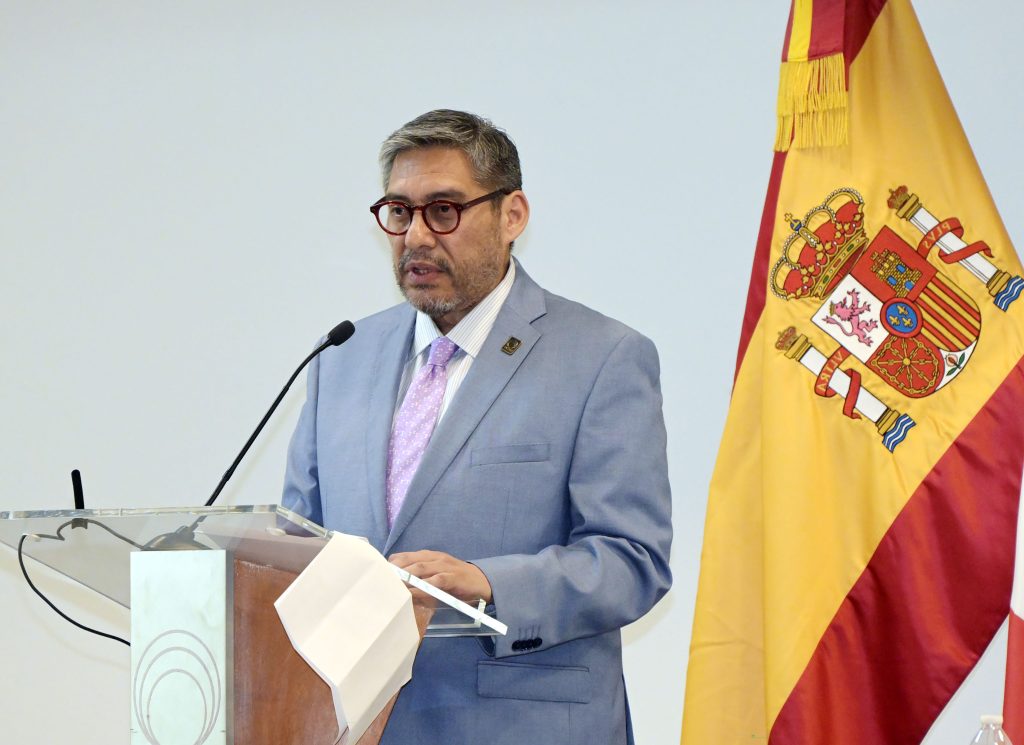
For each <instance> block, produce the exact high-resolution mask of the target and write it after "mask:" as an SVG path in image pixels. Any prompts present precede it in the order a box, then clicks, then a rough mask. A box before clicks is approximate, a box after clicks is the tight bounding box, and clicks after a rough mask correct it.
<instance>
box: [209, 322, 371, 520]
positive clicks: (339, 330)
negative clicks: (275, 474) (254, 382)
mask: <svg viewBox="0 0 1024 745" xmlns="http://www.w3.org/2000/svg"><path fill="white" fill-rule="evenodd" d="M355 332H356V327H355V326H354V325H353V324H352V322H351V321H342V322H341V323H339V324H338V325H337V326H335V327H334V328H333V329H331V330H330V331H329V332H328V333H327V339H326V340H325V341H324V343H323V344H321V345H320V346H318V347H317V348H316V349H314V350H313V351H312V352H311V353H310V354H309V356H308V357H306V359H304V360H303V361H302V364H301V365H299V366H298V367H297V368H296V369H295V372H293V373H292V376H291V377H290V378H288V382H287V383H285V384H284V388H282V389H281V392H280V393H278V394H277V398H275V399H274V403H272V404H271V405H270V408H269V409H267V413H266V414H264V415H263V419H261V420H260V423H259V424H257V425H256V430H255V431H254V432H253V433H252V435H250V436H249V441H248V442H246V443H245V446H244V447H243V448H242V451H241V452H240V453H239V454H238V457H236V458H235V462H234V463H232V464H231V467H230V468H228V470H227V471H225V472H224V476H223V477H222V478H221V480H220V483H219V484H217V488H216V489H214V490H213V494H211V495H210V498H209V499H207V500H206V506H207V507H209V506H210V505H212V504H213V503H214V502H215V501H216V500H217V497H218V496H220V493H221V492H222V491H223V490H224V487H225V486H226V485H227V483H228V479H230V478H231V476H232V474H234V472H235V469H236V468H238V464H239V463H241V462H242V458H244V457H245V454H246V453H247V452H249V448H250V447H252V444H253V443H254V442H255V441H256V438H257V437H258V436H259V434H260V432H262V431H263V427H264V426H266V424H267V421H268V420H269V419H270V415H271V414H273V413H274V410H275V409H277V406H278V404H280V403H281V399H283V398H284V394H285V393H287V392H288V389H289V388H290V387H291V385H292V383H294V382H295V378H297V377H299V373H300V372H302V370H303V369H304V368H305V367H306V365H308V364H309V362H310V360H312V359H313V358H314V357H316V356H317V355H318V354H320V353H321V352H322V351H324V350H325V349H327V347H336V346H338V345H340V344H344V343H345V342H347V341H348V340H349V338H350V337H351V336H352V334H354V333H355Z"/></svg>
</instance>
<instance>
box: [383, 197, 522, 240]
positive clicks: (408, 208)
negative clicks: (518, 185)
mask: <svg viewBox="0 0 1024 745" xmlns="http://www.w3.org/2000/svg"><path fill="white" fill-rule="evenodd" d="M511 193H512V192H510V191H509V190H508V189H498V190H497V191H492V192H491V193H490V194H484V195H483V196H482V197H477V198H476V199H471V200H470V201H468V202H453V201H451V200H450V199H435V200H434V201H433V202H427V203H426V204H421V205H418V206H415V207H414V206H413V205H411V204H407V203H405V202H401V201H398V200H396V199H381V200H379V201H377V202H375V203H374V204H372V205H370V212H372V213H373V216H374V217H376V218H377V224H378V225H380V227H381V230H383V231H384V232H385V233H388V234H389V235H405V234H406V233H407V232H408V231H409V227H410V226H411V225H412V216H413V215H414V214H415V212H416V210H420V212H422V213H423V222H425V223H426V224H427V227H428V228H430V230H431V232H434V233H437V234H438V235H448V233H454V232H455V229H456V228H458V227H459V221H460V220H461V219H462V211H463V210H468V209H469V208H470V207H475V206H476V205H478V204H483V203H484V202H489V201H491V200H492V199H496V198H497V197H499V196H505V195H506V194H511Z"/></svg>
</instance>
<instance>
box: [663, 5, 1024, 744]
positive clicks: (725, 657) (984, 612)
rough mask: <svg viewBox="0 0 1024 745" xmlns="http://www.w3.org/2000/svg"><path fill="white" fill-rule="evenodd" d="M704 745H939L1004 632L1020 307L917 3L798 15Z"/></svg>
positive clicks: (1020, 414) (710, 571)
mask: <svg viewBox="0 0 1024 745" xmlns="http://www.w3.org/2000/svg"><path fill="white" fill-rule="evenodd" d="M776 150H777V152H776V154H775V158H774V162H773V165H772V172H771V178H770V181H769V186H768V196H767V200H766V203H765V209H764V216H763V218H762V224H761V230H760V234H759V236H758V242H757V249H756V253H755V257H754V266H753V271H752V275H751V281H750V292H749V298H748V302H747V309H746V315H745V318H744V323H743V330H742V335H741V339H740V345H739V355H738V361H737V370H736V380H735V386H734V390H733V397H732V404H731V408H730V412H729V416H728V420H727V422H726V428H725V433H724V436H723V439H722V444H721V449H720V451H719V455H718V462H717V464H716V467H715V472H714V476H713V478H712V482H711V489H710V495H709V503H708V515H707V524H706V526H705V535H704V548H703V553H702V559H701V576H700V584H699V589H698V594H697V609H696V613H695V618H694V626H693V636H692V642H691V648H690V661H689V668H688V672H687V684H686V704H685V709H684V715H683V731H682V741H683V743H684V745H703V743H708V742H714V743H743V744H744V745H748V744H749V743H758V742H765V741H767V742H768V743H772V744H774V745H808V744H810V743H829V745H843V744H844V743H850V744H851V745H853V744H854V743H856V745H863V744H864V743H872V744H873V743H886V744H887V745H889V744H892V743H918V742H920V740H921V739H922V737H924V735H925V734H926V732H927V730H928V728H929V726H930V725H931V723H932V721H933V720H934V719H935V717H936V716H937V715H938V713H939V712H940V711H941V710H942V708H943V706H944V705H945V704H946V702H947V700H948V699H949V697H950V696H951V695H952V694H953V692H954V691H955V690H956V689H957V687H958V686H959V685H960V683H961V682H962V680H963V679H964V677H965V676H966V675H967V673H968V672H969V670H970V669H971V668H972V667H973V665H974V663H975V662H976V661H977V659H978V657H979V656H980V655H981V653H982V652H983V651H984V649H985V646H986V644H987V643H988V641H989V640H990V639H991V637H992V635H993V633H994V632H995V631H996V629H997V628H998V627H999V625H1000V623H1001V622H1002V620H1003V619H1004V618H1005V617H1006V613H1007V609H1008V607H1009V598H1010V587H1011V579H1012V571H1013V553H1014V552H1013V547H1014V536H1015V531H1016V515H1017V505H1018V497H1019V495H1020V485H1021V484H1020V480H1021V465H1022V461H1024V360H1022V355H1024V300H1020V299H1019V296H1020V295H1021V292H1022V290H1024V280H1022V279H1021V274H1022V270H1021V266H1020V263H1019V261H1018V259H1017V256H1016V254H1015V252H1014V249H1013V246H1012V245H1011V244H1010V241H1009V238H1008V236H1007V234H1006V231H1005V229H1004V227H1003V224H1002V222H1001V220H1000V218H999V215H998V213H997V211H996V209H995V206H994V205H993V202H992V199H991V197H990V195H989V193H988V190H987V188H986V186H985V182H984V180H983V178H982V175H981V173H980V171H979V169H978V166H977V163H976V162H975V160H974V157H973V155H972V153H971V149H970V146H969V144H968V142H967V140H966V138H965V136H964V133H963V131H962V129H961V127H960V124H959V121H958V119H957V116H956V113H955V111H954V110H953V106H952V104H951V103H950V100H949V97H948V95H947V93H946V90H945V87H944V86H943V83H942V79H941V77H940V76H939V73H938V71H937V69H936V67H935V63H934V61H933V60H932V57H931V53H930V52H929V50H928V46H927V44H926V42H925V40H924V37H923V35H922V33H921V30H920V27H919V25H918V22H917V19H916V17H915V15H914V12H913V9H912V8H911V6H910V3H909V1H908V0H794V2H793V6H792V12H791V15H790V21H789V27H788V29H787V32H786V40H785V45H784V53H783V63H782V74H781V78H780V92H779V119H778V134H777V140H776Z"/></svg>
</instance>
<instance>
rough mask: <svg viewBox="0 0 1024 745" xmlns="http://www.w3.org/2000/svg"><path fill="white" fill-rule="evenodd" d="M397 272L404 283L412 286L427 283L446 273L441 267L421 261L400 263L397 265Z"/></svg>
mask: <svg viewBox="0 0 1024 745" xmlns="http://www.w3.org/2000/svg"><path fill="white" fill-rule="evenodd" d="M399 271H400V272H401V273H402V275H403V276H404V277H405V279H406V281H408V282H411V283H412V284H424V283H429V282H431V281H433V280H435V279H437V278H438V277H439V276H440V275H442V274H445V273H447V272H446V270H445V268H444V267H443V266H439V265H438V264H435V263H433V262H430V261H422V260H415V261H402V262H401V263H400V265H399Z"/></svg>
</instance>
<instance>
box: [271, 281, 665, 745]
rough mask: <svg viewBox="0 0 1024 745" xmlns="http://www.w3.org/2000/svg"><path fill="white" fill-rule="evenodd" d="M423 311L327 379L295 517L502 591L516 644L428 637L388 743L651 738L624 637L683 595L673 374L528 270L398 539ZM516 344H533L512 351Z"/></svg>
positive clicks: (304, 445)
mask: <svg viewBox="0 0 1024 745" xmlns="http://www.w3.org/2000/svg"><path fill="white" fill-rule="evenodd" d="M414 318H415V311H414V310H413V309H412V308H411V307H410V306H408V305H401V306H397V307H394V308H391V309H389V310H386V311H383V312H381V313H378V314H376V315H373V316H370V317H369V318H366V319H364V320H362V321H359V322H358V323H356V333H355V335H354V336H353V337H352V339H350V340H349V341H348V342H347V343H346V344H345V345H344V346H342V347H334V348H331V349H328V350H327V351H325V352H324V353H323V354H321V355H320V357H319V359H318V360H315V361H314V362H313V363H312V365H311V367H310V371H309V377H308V388H307V400H306V403H305V406H304V407H303V410H302V414H301V416H300V418H299V423H298V426H297V428H296V430H295V434H294V436H293V438H292V443H291V448H290V451H289V458H288V468H287V475H286V479H285V489H284V500H283V501H284V505H285V506H286V507H289V508H290V509H292V510H295V511H296V512H299V513H301V514H303V515H305V516H307V517H309V518H311V519H312V520H314V521H316V522H318V523H320V524H322V525H324V526H326V527H328V528H332V529H335V530H339V531H343V532H346V533H351V534H355V535H361V536H365V537H366V538H368V539H369V540H370V542H371V543H372V544H373V545H374V546H375V547H377V548H378V549H379V550H381V551H382V552H383V553H385V554H390V553H393V552H398V551H414V550H419V549H434V550H439V551H446V552H448V553H450V554H452V555H454V556H457V557H459V558H461V559H465V560H468V561H472V562H473V563H474V564H476V565H477V566H478V567H480V569H482V570H483V572H484V573H485V574H486V575H487V578H488V580H489V581H490V583H491V587H492V588H493V593H494V609H495V613H496V615H497V616H498V618H500V619H501V620H502V621H504V622H505V623H507V624H508V626H509V633H508V635H507V636H506V637H499V638H497V639H496V640H494V641H493V642H490V641H488V642H487V643H484V644H480V643H478V641H477V640H475V639H472V638H457V639H426V640H424V642H423V646H422V647H421V649H420V652H419V654H418V656H417V659H416V664H415V667H414V670H413V679H412V681H411V682H410V683H409V684H408V685H407V686H406V687H405V689H404V690H403V692H402V694H401V696H399V700H398V704H397V705H396V707H395V709H394V712H393V713H392V715H391V719H390V722H389V724H388V727H387V731H386V733H385V736H384V742H385V743H390V744H393V745H413V744H415V743H431V744H433V743H446V744H449V743H450V744H453V745H457V744H460V743H470V742H486V743H487V744H488V745H502V744H503V743H515V745H540V744H543V743H558V744H559V745H562V744H563V743H580V745H582V744H583V743H586V744H587V745H591V744H593V743H625V742H631V741H632V733H631V732H630V727H629V713H628V706H627V703H626V695H625V688H624V685H623V680H622V654H621V638H620V633H619V629H620V628H621V627H622V626H624V625H626V624H628V623H630V622H631V621H633V620H635V619H637V618H639V617H640V616H642V615H643V614H644V613H646V612H647V611H648V610H649V609H650V608H651V607H652V606H653V605H654V604H655V603H656V602H657V601H658V599H659V598H660V597H661V596H662V595H663V594H664V593H665V592H666V591H667V590H668V587H669V584H670V582H671V577H670V572H669V566H668V559H669V545H670V543H671V536H672V529H671V498H670V493H669V485H668V476H667V464H666V458H665V426H664V422H663V419H662V413H661V392H660V387H659V382H658V375H659V370H658V357H657V352H656V350H655V348H654V345H653V344H652V343H651V342H650V341H649V340H648V339H646V338H645V337H643V336H641V335H640V334H638V333H636V332H635V331H633V330H632V329H630V328H628V327H626V326H624V325H622V324H620V323H618V322H617V321H613V320H611V319H609V318H606V317H605V316H602V315H600V314H598V313H596V312H594V311H592V310H590V309H588V308H585V307H584V306H582V305H579V304H578V303H573V302H570V301H568V300H565V299H564V298H560V297H557V296H555V295H552V294H550V293H548V292H545V291H544V290H542V289H541V288H540V287H538V286H537V285H536V284H535V283H534V282H533V280H531V279H530V277H529V276H528V275H527V274H526V272H524V271H523V270H522V269H521V268H518V269H517V273H516V280H515V284H514V285H513V287H512V291H511V293H510V295H509V297H508V300H507V301H506V302H505V305H504V306H503V307H502V309H501V311H500V313H499V315H498V318H497V320H496V322H495V324H494V328H493V330H492V331H491V334H490V336H489V337H488V339H487V341H486V342H485V344H484V346H483V348H482V349H481V351H480V354H479V356H478V357H477V359H476V360H474V362H473V366H472V367H471V369H470V371H469V374H468V375H467V376H466V379H465V380H464V381H463V383H462V386H461V387H460V388H459V391H458V393H457V394H456V395H455V398H454V399H453V400H452V402H451V405H450V407H449V409H448V411H447V413H446V414H445V416H444V418H443V419H442V420H441V422H440V423H439V424H438V427H437V429H436V430H435V432H434V434H433V437H432V438H431V441H430V444H429V445H428V448H427V451H426V453H425V454H424V456H423V460H422V462H421V465H420V468H419V470H418V471H417V473H416V475H415V476H414V477H413V480H412V483H411V485H410V486H409V491H408V493H407V496H406V500H405V503H404V505H403V507H402V511H401V513H400V514H399V515H398V518H397V520H396V522H395V525H394V528H393V530H392V531H391V532H390V534H389V533H388V530H387V523H386V518H385V512H384V493H385V490H384V478H385V470H386V467H387V447H388V440H389V437H390V430H391V422H392V416H393V413H394V408H395V399H396V397H397V394H398V386H399V383H400V379H401V373H402V367H403V365H404V364H405V362H406V360H407V358H408V356H409V352H410V348H411V344H412V335H413V327H414ZM509 337H515V338H517V339H519V340H521V342H522V344H521V346H520V347H519V348H518V349H517V350H516V351H515V352H513V353H512V354H506V353H504V352H503V351H502V349H501V348H502V345H503V344H504V343H505V341H506V340H507V339H508V338H509Z"/></svg>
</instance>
